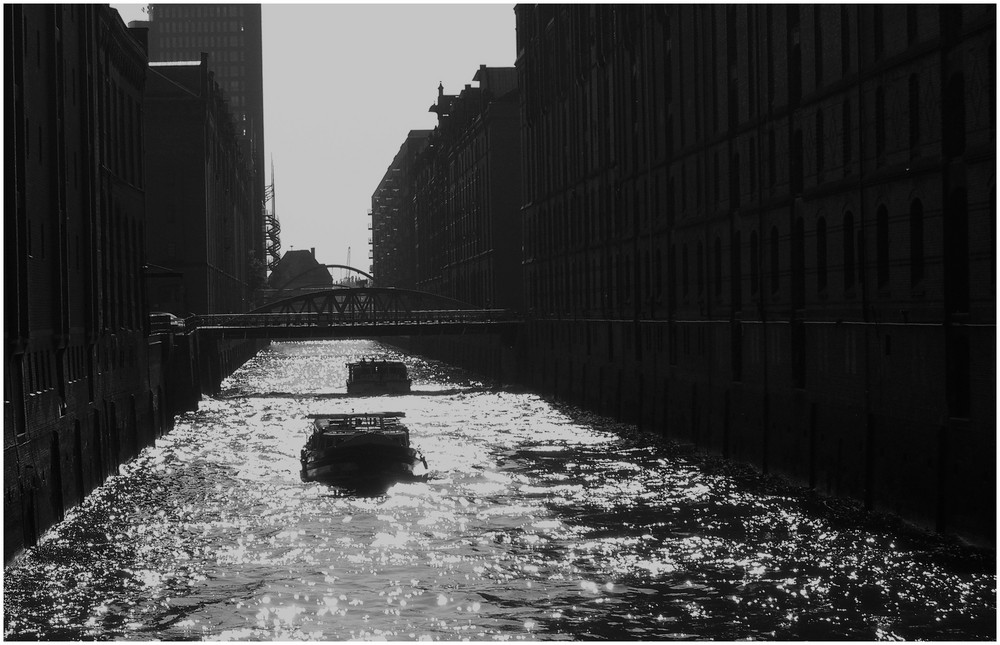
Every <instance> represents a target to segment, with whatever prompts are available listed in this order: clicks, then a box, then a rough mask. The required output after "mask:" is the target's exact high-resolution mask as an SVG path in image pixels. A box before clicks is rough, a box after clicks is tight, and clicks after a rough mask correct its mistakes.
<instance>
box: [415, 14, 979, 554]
mask: <svg viewBox="0 0 1000 645" xmlns="http://www.w3.org/2000/svg"><path fill="white" fill-rule="evenodd" d="M515 12H516V20H517V70H518V74H519V83H520V92H521V94H520V99H521V121H522V138H523V145H524V150H523V166H524V174H523V176H524V185H523V191H524V193H523V220H524V288H525V306H526V308H527V309H528V310H530V312H532V314H533V315H534V316H536V317H538V318H540V319H549V320H548V321H546V320H542V321H540V322H537V323H535V324H534V325H533V326H532V329H533V331H532V332H531V334H532V336H531V337H532V339H533V340H532V344H531V346H530V348H529V351H531V352H533V356H534V357H535V360H534V361H533V365H534V366H535V370H536V372H535V374H534V375H533V378H534V379H535V381H536V382H540V383H544V384H545V385H546V386H549V387H552V388H554V389H555V390H556V391H558V392H560V393H563V394H566V395H567V396H569V397H571V398H575V399H577V400H580V401H584V402H588V404H595V405H597V406H598V407H601V408H602V409H603V410H604V411H607V412H611V413H615V414H618V415H620V416H622V417H624V418H626V419H627V420H633V421H637V422H640V423H642V424H643V425H645V426H647V427H651V428H657V429H660V430H661V431H662V432H664V433H665V434H667V435H669V436H672V437H675V438H678V439H682V440H685V441H691V442H693V443H695V444H698V445H700V446H702V447H704V448H706V449H709V450H711V451H714V452H718V453H721V454H724V455H727V456H731V457H734V458H738V459H742V460H745V461H748V462H750V463H753V464H756V465H758V466H759V467H761V468H762V469H763V470H764V471H766V472H768V473H778V474H782V475H785V476H788V477H790V478H792V479H793V480H796V481H799V482H802V483H805V484H807V485H809V486H811V487H813V488H815V489H816V490H818V491H820V492H823V493H829V494H833V495H843V496H851V497H854V498H856V499H859V500H863V501H864V502H866V503H867V504H868V506H869V507H870V508H873V509H878V510H886V511H891V512H893V513H898V514H899V515H901V516H902V517H904V518H907V519H910V520H913V521H915V522H918V523H920V524H923V525H927V526H932V527H936V528H938V529H940V530H945V531H950V532H955V533H960V534H966V535H972V536H976V537H977V538H980V539H982V538H983V537H986V538H987V539H992V538H993V536H994V535H995V517H996V516H995V503H994V498H995V470H996V465H995V445H996V444H995V434H996V428H995V420H996V414H995V406H996V399H995V386H996V384H995V306H996V296H995V289H996V278H995V270H994V265H995V260H996V256H995V248H996V212H995V202H996V192H995V190H996V188H995V186H996V183H995V162H996V149H995V145H996V138H995V136H996V130H995V114H996V111H995V94H996V92H995V88H996V77H995V72H996V67H995V54H994V52H995V34H996V32H995V29H996V8H995V6H994V5H954V4H949V5H878V4H876V5H827V4H819V5H749V6H747V5H627V6H625V5H622V6H611V5H546V4H542V5H519V6H517V8H516V10H515ZM418 241H422V238H420V236H419V234H418ZM463 243H464V239H463V238H462V237H461V236H451V237H448V238H447V239H446V240H444V241H443V242H442V245H443V246H446V247H447V248H448V249H449V251H448V253H451V254H456V253H460V252H461V249H462V248H463V246H462V245H463ZM449 259H450V256H449ZM445 264H447V263H445ZM560 318H561V319H563V320H566V319H570V320H572V321H573V322H557V319H560Z"/></svg>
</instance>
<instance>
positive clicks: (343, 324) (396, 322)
mask: <svg viewBox="0 0 1000 645" xmlns="http://www.w3.org/2000/svg"><path fill="white" fill-rule="evenodd" d="M514 320H515V319H514V316H513V314H512V313H511V312H510V311H508V310H506V309H449V310H445V309H439V310H422V311H376V312H372V311H345V312H309V311H301V312H281V313H246V314H237V313H230V314H202V315H195V316H191V317H189V318H187V319H185V321H184V322H185V327H186V331H188V332H193V331H198V330H204V331H206V332H210V331H216V332H221V333H225V335H232V334H233V333H236V332H240V331H242V332H260V333H261V335H263V336H281V335H284V334H285V333H288V332H291V331H298V332H308V331H309V330H315V331H317V332H319V331H321V330H325V331H331V332H335V333H333V335H335V336H346V335H350V332H351V331H352V330H354V329H357V331H359V332H361V331H362V329H360V328H363V332H364V333H371V332H373V331H374V332H379V333H382V334H392V333H399V334H405V333H407V332H408V331H412V330H413V329H414V328H424V329H429V328H432V327H441V328H442V329H441V331H445V329H444V328H446V327H447V328H449V329H452V330H456V331H457V330H459V329H462V328H464V327H465V326H468V325H472V326H474V327H477V328H485V327H488V326H489V325H490V324H492V323H512V322H514ZM404 328H405V329H404ZM227 332H228V333H227ZM295 335H296V336H299V335H308V334H299V333H296V334H295Z"/></svg>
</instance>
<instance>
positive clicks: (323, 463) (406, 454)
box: [301, 445, 426, 483]
mask: <svg viewBox="0 0 1000 645" xmlns="http://www.w3.org/2000/svg"><path fill="white" fill-rule="evenodd" d="M420 466H423V467H424V468H426V462H425V461H424V458H423V456H422V455H421V454H420V453H419V452H418V451H416V450H414V449H413V448H404V447H401V446H385V445H371V446H351V447H344V448H334V449H329V450H303V454H302V472H301V475H302V479H303V481H317V482H327V483H357V482H362V481H366V480H386V479H409V478H412V477H414V473H415V470H416V469H418V468H419V467H420Z"/></svg>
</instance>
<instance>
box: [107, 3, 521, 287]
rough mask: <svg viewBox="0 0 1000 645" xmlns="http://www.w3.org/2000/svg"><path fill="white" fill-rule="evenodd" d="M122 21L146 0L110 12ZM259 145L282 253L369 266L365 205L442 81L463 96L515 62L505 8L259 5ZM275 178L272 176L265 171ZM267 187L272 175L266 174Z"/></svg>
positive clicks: (430, 120) (510, 13)
mask: <svg viewBox="0 0 1000 645" xmlns="http://www.w3.org/2000/svg"><path fill="white" fill-rule="evenodd" d="M112 6H113V7H114V8H115V9H117V10H118V12H119V13H120V14H121V16H122V19H123V20H124V21H125V22H126V23H127V22H129V21H131V20H144V19H146V14H145V13H143V11H142V9H143V8H144V7H145V5H137V4H129V5H119V4H115V5H112ZM262 21H263V40H264V42H263V49H264V149H265V152H266V155H267V157H268V159H269V160H273V162H274V183H275V205H276V212H277V215H278V219H279V221H280V223H281V245H282V251H287V250H290V249H308V248H315V249H316V256H317V258H318V259H319V260H320V261H321V262H324V263H327V264H344V263H346V262H347V253H348V247H350V249H351V264H352V265H353V266H356V267H358V268H361V269H364V270H367V269H368V267H369V264H370V260H369V259H368V251H369V246H368V235H369V233H368V222H369V218H368V210H369V209H370V208H371V196H372V193H373V192H375V188H376V187H377V185H378V183H379V181H380V180H381V179H382V175H383V174H384V173H385V171H386V168H388V166H389V164H390V163H391V162H392V158H393V156H394V155H395V154H396V152H397V151H398V150H399V146H400V144H402V143H403V140H404V139H405V138H406V133H407V132H408V131H410V130H414V129H430V128H433V127H434V125H435V123H436V116H435V115H434V114H432V113H430V112H428V108H429V107H430V106H431V105H432V104H433V103H434V102H435V101H436V100H437V93H438V84H439V83H443V84H444V91H445V93H447V94H458V92H459V91H461V89H462V88H463V87H464V86H465V85H466V84H474V83H473V81H472V77H473V75H475V73H476V70H477V69H478V68H479V66H480V65H487V66H491V67H509V66H513V65H514V56H515V30H514V7H513V5H509V4H504V5H499V4H438V5H422V4H402V5H388V4H365V5H354V4H264V5H263V11H262ZM268 173H270V170H268ZM267 181H268V182H270V175H269V174H268V180H267Z"/></svg>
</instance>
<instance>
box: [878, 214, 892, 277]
mask: <svg viewBox="0 0 1000 645" xmlns="http://www.w3.org/2000/svg"><path fill="white" fill-rule="evenodd" d="M875 271H876V275H877V277H878V286H879V287H886V286H888V285H889V211H888V210H886V208H885V206H884V205H882V206H879V207H878V213H877V214H876V216H875Z"/></svg>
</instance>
